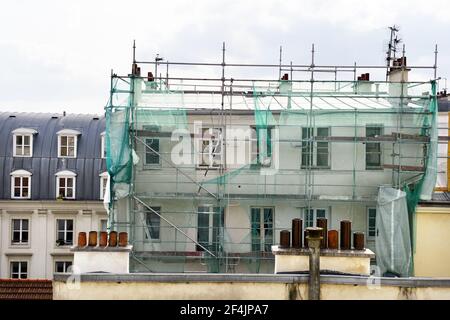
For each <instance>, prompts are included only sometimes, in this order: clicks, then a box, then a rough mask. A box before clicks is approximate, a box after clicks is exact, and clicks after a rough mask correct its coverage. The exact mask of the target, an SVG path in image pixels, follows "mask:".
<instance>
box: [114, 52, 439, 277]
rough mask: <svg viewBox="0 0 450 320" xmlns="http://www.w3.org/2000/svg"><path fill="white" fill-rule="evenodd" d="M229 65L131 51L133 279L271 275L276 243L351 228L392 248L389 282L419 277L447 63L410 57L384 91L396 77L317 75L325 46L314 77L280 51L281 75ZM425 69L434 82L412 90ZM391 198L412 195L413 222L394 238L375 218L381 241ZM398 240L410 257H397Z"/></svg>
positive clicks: (121, 187) (126, 209)
mask: <svg viewBox="0 0 450 320" xmlns="http://www.w3.org/2000/svg"><path fill="white" fill-rule="evenodd" d="M225 52H226V51H225V44H223V48H222V62H220V63H196V62H168V61H164V60H163V59H161V58H159V57H157V58H156V59H155V61H138V60H136V58H135V46H133V65H132V72H131V74H128V75H117V74H115V73H113V72H111V90H110V98H109V102H108V105H107V106H106V108H105V110H106V119H107V128H106V149H107V167H108V173H109V183H108V188H109V190H108V193H109V195H108V197H107V201H109V215H110V216H109V226H110V228H111V229H114V230H118V231H127V232H129V234H130V242H131V244H132V245H133V253H132V262H133V263H132V264H131V266H132V269H133V270H134V271H151V272H244V273H245V272H250V273H258V272H269V273H271V272H273V255H272V254H271V249H270V248H271V245H272V244H275V243H277V242H278V234H279V231H280V230H282V229H290V227H291V226H290V222H291V220H292V219H293V218H301V219H303V223H304V226H305V227H306V226H309V225H311V226H312V225H313V224H314V221H315V219H316V218H318V217H326V218H328V220H329V224H330V227H329V229H337V228H338V224H337V221H338V220H339V219H343V218H347V219H350V220H352V221H353V222H354V224H353V225H354V230H355V231H363V232H365V233H366V236H367V238H370V237H371V236H373V238H374V239H375V241H374V242H377V243H380V244H383V247H380V248H379V247H378V246H377V248H376V250H377V256H380V259H381V260H380V261H383V258H386V259H387V260H386V261H387V263H385V265H387V267H386V270H384V271H390V272H397V271H398V270H397V269H398V268H397V267H396V266H398V265H403V266H404V265H405V264H406V265H407V268H406V269H407V270H406V271H404V268H403V269H402V271H401V272H400V271H399V272H398V273H399V274H401V275H410V274H411V273H412V270H413V268H412V258H411V254H412V253H410V252H411V251H413V249H414V248H413V244H414V212H415V207H416V205H417V202H418V200H419V199H427V198H430V197H431V193H432V190H433V188H434V185H435V181H436V169H437V168H436V153H437V140H438V139H437V126H436V123H437V122H436V112H437V105H436V91H437V88H436V86H437V83H436V69H437V66H436V62H435V65H433V66H407V65H406V58H405V55H404V50H403V55H402V57H400V58H398V59H397V58H395V59H392V61H391V62H390V63H389V64H388V67H387V72H388V75H389V78H388V79H387V81H371V80H370V79H369V74H368V73H367V71H373V72H378V71H383V70H384V69H386V66H358V65H356V63H355V64H354V65H343V66H329V65H323V66H320V65H316V64H315V49H314V46H313V47H312V51H311V63H310V64H307V65H295V64H293V63H292V62H291V63H289V64H283V63H282V59H281V48H280V63H279V64H241V63H226V62H225V61H226V60H225V57H226V56H225ZM435 54H436V55H437V49H436V52H435ZM158 66H159V67H161V66H165V67H166V68H165V71H166V74H165V76H163V75H162V74H160V75H158ZM141 67H142V69H143V71H142V72H141ZM169 67H170V72H171V75H170V76H169ZM145 68H146V71H147V74H146V75H145V76H144V69H145ZM153 68H154V69H153ZM177 68H178V69H177ZM186 68H187V70H186ZM162 69H163V70H164V68H162ZM414 69H431V70H433V71H434V78H433V79H432V80H430V81H425V82H410V81H408V77H407V74H408V72H409V71H410V70H414ZM160 70H161V68H160ZM179 70H181V71H179ZM198 70H201V71H198ZM211 70H213V71H211ZM236 70H245V71H243V73H241V74H248V73H251V72H253V70H271V72H275V73H278V77H277V76H275V79H273V77H272V78H269V77H266V76H264V77H261V78H247V77H232V76H230V75H228V73H231V72H236ZM247 70H252V71H247ZM177 71H178V72H181V73H180V75H176V72H177ZM362 71H364V72H366V73H362V75H361V76H359V77H358V76H357V75H358V74H359V72H362ZM153 72H154V73H153ZM199 72H201V73H199ZM257 72H259V71H256V73H257ZM263 72H264V71H263ZM190 73H191V74H194V75H195V74H196V76H187V75H188V74H190ZM215 73H216V74H217V75H215V76H208V77H205V76H202V75H205V74H206V75H211V74H215ZM236 73H239V72H236ZM342 75H343V76H342ZM341 76H342V80H341V79H340V77H341ZM329 78H331V79H329ZM349 78H350V79H349ZM385 188H391V189H394V190H398V191H400V192H403V193H404V195H405V196H404V198H405V201H406V202H407V205H405V208H406V209H405V210H406V211H404V212H403V211H402V212H395V223H396V225H395V228H387V227H386V226H383V225H381V223H382V222H383V221H384V222H385V221H386V220H383V219H382V218H381V217H380V218H379V219H378V218H377V224H376V229H378V231H380V232H378V231H377V232H376V233H377V234H373V233H374V226H373V225H370V223H369V221H368V219H367V212H368V211H367V209H368V208H377V212H378V213H377V214H381V213H379V212H385V211H386V212H388V211H389V210H387V209H386V210H384V209H385V208H390V207H389V206H388V205H389V204H390V203H391V202H390V201H391V200H392V201H398V195H396V196H395V199H388V198H386V197H385V196H383V197H381V198H382V199H380V194H381V190H382V191H383V193H382V194H383V195H384V194H389V192H387V193H386V192H384V191H385V190H386V189H385ZM392 210H393V209H392ZM392 212H394V211H392ZM405 215H406V220H405ZM390 221H391V222H392V221H394V220H390ZM405 221H406V223H405ZM393 223H394V222H393ZM397 224H399V225H398V226H397ZM378 233H380V234H378ZM393 234H396V236H399V237H401V238H402V243H403V242H405V243H407V244H409V249H408V246H407V245H405V246H402V247H401V248H399V249H395V252H393V251H394V250H393V249H392V248H393V245H394V243H393V241H397V240H395V239H394V238H393V237H390V236H391V235H393ZM379 237H380V238H382V239H381V240H380V241H378V240H379V239H378V238H379ZM411 244H412V245H411ZM373 247H374V249H375V245H374V246H373ZM390 248H391V249H390ZM408 250H409V251H408ZM397 251H401V252H400V253H401V254H399V253H398V252H397ZM397 257H402V258H401V259H402V260H398V259H397ZM389 258H392V259H391V260H389ZM395 259H397V260H396V261H395V263H394V260H395ZM405 259H406V260H405Z"/></svg>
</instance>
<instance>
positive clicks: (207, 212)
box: [197, 206, 224, 252]
mask: <svg viewBox="0 0 450 320" xmlns="http://www.w3.org/2000/svg"><path fill="white" fill-rule="evenodd" d="M223 225H224V214H223V209H222V208H220V207H214V206H199V207H198V211H197V241H198V243H200V244H201V245H202V246H204V247H205V248H206V249H208V250H210V251H212V252H217V251H218V250H219V249H220V239H221V235H222V227H223ZM197 251H203V248H202V247H200V246H199V245H197Z"/></svg>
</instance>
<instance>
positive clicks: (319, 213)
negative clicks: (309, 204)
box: [303, 208, 329, 228]
mask: <svg viewBox="0 0 450 320" xmlns="http://www.w3.org/2000/svg"><path fill="white" fill-rule="evenodd" d="M317 218H327V219H328V220H329V217H328V210H327V209H315V208H311V209H309V210H308V209H307V208H304V209H303V221H305V226H304V227H305V228H308V227H314V226H315V225H316V221H317Z"/></svg>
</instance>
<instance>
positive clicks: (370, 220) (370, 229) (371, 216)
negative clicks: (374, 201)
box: [367, 208, 377, 240]
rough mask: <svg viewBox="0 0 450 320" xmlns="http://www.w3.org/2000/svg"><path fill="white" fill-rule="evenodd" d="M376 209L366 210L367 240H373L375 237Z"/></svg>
mask: <svg viewBox="0 0 450 320" xmlns="http://www.w3.org/2000/svg"><path fill="white" fill-rule="evenodd" d="M376 219H377V209H376V208H367V239H370V240H374V239H375V237H376V236H377V225H376V222H377V220H376Z"/></svg>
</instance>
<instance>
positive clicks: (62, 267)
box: [55, 261, 72, 273]
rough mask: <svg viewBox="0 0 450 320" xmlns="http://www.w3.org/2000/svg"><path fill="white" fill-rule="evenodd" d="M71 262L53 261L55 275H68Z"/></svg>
mask: <svg viewBox="0 0 450 320" xmlns="http://www.w3.org/2000/svg"><path fill="white" fill-rule="evenodd" d="M71 266H72V261H55V273H69V272H70V270H69V267H71Z"/></svg>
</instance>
